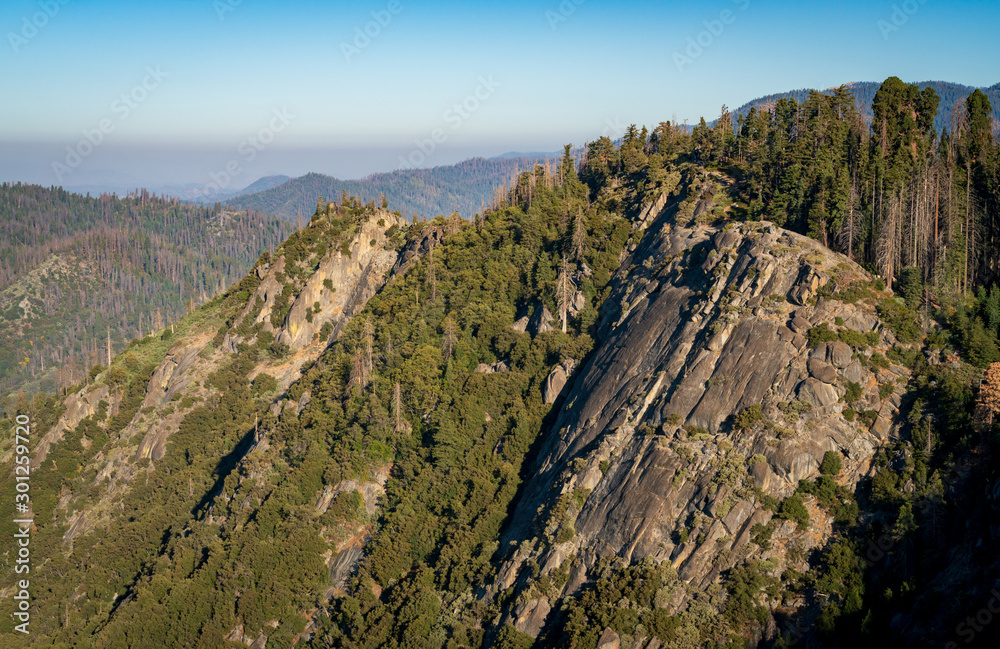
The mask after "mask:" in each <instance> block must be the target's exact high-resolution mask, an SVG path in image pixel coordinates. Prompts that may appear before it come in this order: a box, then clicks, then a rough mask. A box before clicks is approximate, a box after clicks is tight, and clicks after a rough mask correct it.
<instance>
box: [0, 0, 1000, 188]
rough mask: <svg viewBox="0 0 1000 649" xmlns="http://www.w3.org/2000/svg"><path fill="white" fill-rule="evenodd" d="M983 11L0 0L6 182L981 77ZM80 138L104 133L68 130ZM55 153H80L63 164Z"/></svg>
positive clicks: (636, 118) (452, 149) (474, 142)
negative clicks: (897, 80)
mask: <svg viewBox="0 0 1000 649" xmlns="http://www.w3.org/2000/svg"><path fill="white" fill-rule="evenodd" d="M726 12H728V13H726ZM378 18H381V22H382V24H379V22H377V19H378ZM879 21H883V22H882V23H880V22H879ZM998 25H1000V3H996V2H995V1H994V2H987V1H985V0H982V1H977V2H972V1H969V2H947V3H945V2H941V1H940V0H924V1H923V2H921V1H920V0H909V1H908V2H878V1H876V2H871V1H869V2H837V3H833V2H795V3H793V2H765V1H764V0H718V1H712V2H705V3H693V2H684V3H669V2H666V3H665V2H640V1H628V0H625V1H622V2H615V3H611V2H601V1H599V0H564V1H563V2H562V3H560V2H559V1H558V0H551V1H549V2H519V1H514V2H507V3H504V4H499V3H480V2H463V3H458V2H438V3H429V2H408V1H407V0H396V1H395V2H389V1H385V0H376V1H371V2H369V1H360V2H352V3H341V2H319V1H310V2H289V3H278V2H268V1H265V0H188V1H162V0H161V1H160V2H153V1H151V0H145V1H144V0H131V1H128V2H108V1H103V2H102V1H93V2H85V1H84V0H33V1H32V0H5V2H4V3H3V5H2V7H0V35H3V36H4V38H3V42H2V43H0V84H2V87H3V90H4V100H3V101H2V102H0V181H15V180H23V181H29V182H39V183H42V184H57V183H58V184H64V185H67V186H73V185H78V184H86V183H89V182H111V181H112V179H119V180H123V181H125V182H135V183H141V184H145V185H147V186H156V185H163V184H168V183H181V182H208V181H209V179H210V178H211V177H212V176H211V174H212V173H215V174H216V177H218V176H217V174H218V173H219V172H221V171H222V170H224V169H225V168H226V165H227V164H228V163H230V162H232V161H235V162H237V163H238V166H239V173H238V174H237V175H236V176H234V177H233V178H232V179H231V182H232V185H233V187H237V186H242V185H246V184H248V183H249V182H252V181H253V180H255V179H256V178H257V177H259V176H261V175H265V174H269V173H286V174H289V175H300V174H302V173H305V172H307V171H319V172H323V173H330V174H334V175H338V176H340V177H358V176H361V175H365V174H368V173H371V172H374V171H388V170H391V169H393V168H398V167H400V166H403V164H404V163H405V162H406V161H407V160H409V161H411V163H412V162H417V163H418V164H420V165H421V166H427V165H436V164H450V163H452V162H455V161H457V160H460V159H463V158H465V157H468V156H470V155H487V156H489V155H496V154H499V153H503V152H505V151H510V150H522V151H547V150H552V151H554V150H557V149H558V148H560V147H561V145H562V144H565V143H574V144H578V145H579V144H583V143H585V142H586V141H588V140H592V139H594V138H596V137H598V136H600V135H601V134H602V133H609V134H617V133H616V132H620V131H621V130H622V128H623V125H627V124H628V123H633V122H634V123H638V124H648V125H655V124H656V123H658V122H660V121H664V120H670V119H674V118H676V119H678V120H684V119H687V120H688V121H690V122H696V121H697V120H698V118H699V117H700V116H702V115H704V116H706V117H707V118H709V119H711V118H712V117H714V116H716V115H717V114H718V112H719V108H720V106H721V105H722V104H724V103H725V104H728V105H729V106H731V107H734V106H738V105H740V104H742V103H743V102H745V101H747V100H750V99H753V98H754V97H757V96H760V95H763V94H769V93H772V92H780V91H784V90H790V89H794V88H802V87H817V88H826V87H830V86H835V85H838V84H840V83H842V82H846V81H870V80H878V81H880V80H883V79H885V78H886V77H887V76H890V75H896V76H899V77H901V78H903V79H904V80H907V81H922V80H929V79H941V80H947V81H955V82H959V83H964V84H968V85H974V86H986V85H992V84H994V83H996V82H998V81H1000V68H997V67H996V61H997V60H1000V56H998V54H1000V44H998V39H996V38H995V32H996V28H997V26H998ZM366 29H367V31H368V33H369V35H368V36H365V37H361V38H358V33H359V32H361V33H363V32H364V31H365V30H366ZM365 39H367V41H366V40H365ZM699 42H700V44H698V43H699ZM692 43H695V45H692ZM699 48H700V51H699ZM143 84H145V86H144V85H143ZM477 93H478V96H477ZM123 95H124V96H123ZM456 105H457V107H456ZM276 115H280V116H283V117H282V118H281V119H279V118H277V117H276ZM275 120H277V121H275ZM102 129H103V131H102ZM87 133H90V134H91V141H92V142H93V141H94V140H96V139H98V137H99V139H100V142H99V143H97V144H95V145H93V146H88V143H84V144H83V145H82V146H81V142H82V141H83V139H84V138H85V136H86V134H87ZM98 133H99V134H100V135H99V136H98ZM435 134H436V139H437V140H438V141H436V142H435V141H433V140H434V139H435ZM262 140H267V141H266V142H263V141H262ZM92 142H91V143H92ZM420 142H423V147H424V152H427V154H426V155H423V157H421V155H419V154H415V152H417V151H419V150H420V149H419V147H420V146H421V145H420V144H419V143H420ZM429 143H430V144H429ZM431 145H433V150H431V149H430V148H429V147H430V146H431ZM67 147H70V151H75V152H76V153H77V154H85V155H81V156H80V159H79V160H78V161H77V164H76V165H75V166H74V165H71V164H69V163H72V162H74V161H75V160H74V159H73V158H72V156H71V153H70V151H68V150H67ZM251 151H252V158H251ZM68 155H69V156H70V159H69V160H67V156H68ZM53 163H59V164H63V165H64V166H65V169H64V170H63V173H61V174H59V173H58V172H57V171H56V170H54V169H53ZM67 169H68V171H67Z"/></svg>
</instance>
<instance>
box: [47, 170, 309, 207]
mask: <svg viewBox="0 0 1000 649" xmlns="http://www.w3.org/2000/svg"><path fill="white" fill-rule="evenodd" d="M289 179H290V177H289V176H264V177H263V178H260V179H258V180H256V181H254V182H253V183H251V184H249V185H247V186H246V187H244V188H243V189H236V190H232V191H212V190H211V189H210V188H208V187H207V186H206V185H205V183H184V184H182V185H159V186H155V187H141V189H145V190H146V191H147V192H149V193H151V194H156V195H157V196H164V197H169V198H179V199H181V200H182V201H187V202H189V203H201V204H204V205H212V204H214V203H221V202H223V201H226V200H229V199H230V198H235V197H236V196H242V195H243V194H254V193H256V192H261V191H264V190H265V189H270V188H272V187H275V186H276V185H280V184H281V183H283V182H286V181H288V180H289ZM64 189H65V190H66V191H68V192H72V193H74V194H80V195H81V196H85V195H87V194H90V195H91V196H95V197H96V196H100V195H101V194H115V195H117V196H129V195H130V194H135V193H136V192H137V191H139V189H140V187H139V186H136V185H123V184H101V185H93V184H91V185H74V186H71V187H65V188H64Z"/></svg>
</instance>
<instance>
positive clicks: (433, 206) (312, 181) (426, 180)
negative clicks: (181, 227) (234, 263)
mask: <svg viewBox="0 0 1000 649" xmlns="http://www.w3.org/2000/svg"><path fill="white" fill-rule="evenodd" d="M555 157H556V156H555V154H547V155H546V154H536V153H528V154H518V153H508V154H504V155H502V156H499V157H496V158H490V159H485V158H471V159H469V160H465V161H463V162H460V163H458V164H455V165H448V166H442V167H433V168H430V169H398V170H396V171H390V172H388V173H377V174H372V175H370V176H367V177H365V178H361V179H359V180H340V179H339V178H334V177H332V176H325V175H323V174H318V173H310V174H306V175H305V176H302V177H300V178H293V179H291V180H287V181H286V182H284V183H281V184H279V185H277V186H273V187H271V188H268V189H265V190H263V191H259V192H256V193H249V192H248V191H247V190H249V189H250V188H249V187H248V188H247V190H244V193H242V194H241V195H240V196H237V197H235V198H231V199H229V200H228V201H226V205H227V206H228V207H230V208H233V209H237V210H245V209H248V208H252V209H254V210H257V211H260V212H265V213H267V214H273V215H275V216H279V217H282V218H285V219H288V220H290V221H293V222H294V221H296V220H297V217H298V215H299V214H300V213H301V214H302V216H303V218H304V219H306V220H308V218H309V217H310V216H311V215H312V213H313V212H314V211H315V210H316V201H317V200H318V198H319V197H320V196H322V197H324V198H325V199H327V200H330V201H333V200H338V201H339V200H340V197H341V195H342V194H343V193H344V192H346V193H347V195H349V196H359V197H361V198H362V199H363V200H365V201H368V200H371V199H376V198H378V197H379V196H380V195H384V196H385V197H386V200H387V201H388V204H389V209H391V210H399V211H400V212H402V213H404V214H405V215H406V216H407V218H412V217H413V215H414V214H416V215H419V216H421V217H423V216H426V217H429V218H432V217H434V216H437V215H439V214H441V215H449V214H451V213H452V212H458V213H459V215H461V216H462V217H465V218H469V217H472V216H473V215H474V214H476V213H477V212H479V211H481V210H482V206H483V204H484V203H485V204H489V202H490V199H491V198H492V196H493V192H494V191H495V190H496V188H497V187H507V186H508V185H509V184H510V181H511V179H512V178H514V177H515V176H516V175H517V174H518V173H520V172H521V171H526V170H529V169H531V168H533V167H534V165H535V164H536V163H537V162H540V161H544V160H545V159H546V158H548V159H550V160H554V159H555ZM263 180H265V179H261V180H260V181H257V183H254V184H255V185H256V184H258V183H260V182H262V181H263ZM251 187H252V185H251Z"/></svg>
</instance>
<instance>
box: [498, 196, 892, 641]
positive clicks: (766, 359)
mask: <svg viewBox="0 0 1000 649" xmlns="http://www.w3.org/2000/svg"><path fill="white" fill-rule="evenodd" d="M867 279H868V276H867V274H866V273H865V272H864V271H863V270H862V269H861V268H860V267H859V266H857V265H856V264H854V263H853V262H851V261H849V260H848V259H847V258H846V257H844V256H842V255H839V254H836V253H833V252H831V251H830V250H828V249H826V248H824V247H823V246H822V245H820V244H818V243H817V242H815V241H812V240H810V239H808V238H806V237H803V236H799V235H797V234H794V233H791V232H788V231H785V230H782V229H780V228H777V227H775V226H774V225H771V224H769V223H742V224H737V223H730V224H729V225H727V226H726V227H724V228H714V227H705V226H698V225H692V226H691V227H682V226H680V225H678V224H677V223H676V222H674V221H673V219H672V218H670V216H668V215H664V216H663V217H661V218H660V219H658V220H657V221H656V222H655V223H654V224H653V225H652V226H651V227H650V228H649V229H648V230H647V232H646V235H645V238H644V239H643V241H642V242H641V243H640V245H639V246H638V247H637V248H636V249H635V250H634V251H633V252H632V253H631V258H630V259H626V260H625V261H624V262H623V263H622V265H621V268H620V270H619V272H618V275H617V276H616V277H615V279H614V282H613V285H614V287H615V288H614V290H613V292H612V294H611V296H610V297H609V298H608V299H607V301H606V302H605V307H604V309H603V310H602V313H601V317H600V329H599V340H600V344H599V346H598V348H597V349H596V351H595V353H594V354H593V355H592V356H591V358H590V360H589V361H588V362H587V364H586V365H585V366H583V367H582V368H579V369H578V370H577V376H576V378H575V380H574V383H573V385H572V389H571V390H570V391H569V393H568V395H567V397H566V401H565V405H564V406H563V407H562V410H561V411H560V413H559V415H558V418H557V420H556V422H555V424H554V425H553V427H552V429H551V432H550V433H548V435H547V436H546V437H545V438H543V442H542V446H541V449H540V452H539V455H538V461H537V466H536V467H535V470H534V472H533V473H534V477H533V478H532V479H531V480H530V482H529V483H528V484H527V486H526V489H525V491H524V495H523V497H522V498H521V500H520V501H519V503H518V505H517V508H516V510H515V514H514V517H513V519H512V523H511V525H510V527H509V528H508V531H507V533H506V536H505V538H504V539H503V541H504V543H505V546H504V547H506V548H508V553H509V554H508V558H507V560H506V561H504V562H503V563H502V564H501V566H500V570H499V573H498V578H497V582H496V584H495V589H496V592H502V591H504V590H505V589H507V588H509V587H511V586H515V587H517V588H529V587H531V584H532V583H533V582H534V581H535V580H537V579H541V578H544V577H545V576H546V575H549V574H551V573H552V571H554V570H557V569H559V568H560V566H562V564H563V563H564V562H565V561H567V560H568V558H569V557H575V559H576V560H575V562H574V566H578V565H579V566H583V572H584V573H585V572H586V568H587V567H590V566H593V565H595V564H596V562H597V560H598V559H600V558H602V557H607V556H617V557H619V558H621V559H623V560H625V561H635V560H639V559H642V558H644V557H650V558H652V559H654V560H656V561H659V562H666V561H669V562H671V564H672V565H673V567H674V568H675V569H677V571H678V574H679V576H680V577H681V578H682V579H684V580H686V581H687V582H688V583H690V584H691V586H692V587H693V588H694V589H699V590H700V589H704V588H706V587H707V586H709V585H710V584H711V583H712V582H713V581H715V580H717V579H719V576H720V574H721V572H722V571H723V570H725V569H726V568H728V567H730V566H733V565H736V564H737V563H738V562H740V561H742V560H745V559H747V558H751V557H774V558H775V559H776V561H777V565H778V566H779V567H778V571H780V570H783V569H785V568H787V567H790V566H794V567H797V568H798V569H800V570H805V569H807V568H808V567H807V566H805V565H797V564H796V563H795V562H796V561H797V560H798V559H793V558H790V555H788V554H787V553H786V549H787V548H790V547H796V548H804V549H809V548H815V547H821V546H822V545H823V544H824V543H825V542H826V541H827V539H829V537H830V534H831V533H832V516H830V515H829V514H827V513H826V512H825V511H823V510H822V509H820V508H819V507H818V506H816V503H815V502H813V500H812V499H811V498H812V497H807V503H806V504H807V507H808V508H809V509H810V512H811V514H812V525H811V527H810V528H809V530H807V531H799V530H798V529H797V528H796V526H795V525H794V524H792V523H791V522H789V521H784V522H781V523H780V524H779V523H778V521H775V522H774V523H773V524H772V526H773V527H774V539H775V542H774V543H773V544H772V546H771V548H772V549H770V550H767V551H765V550H763V549H761V547H760V546H758V545H756V544H751V536H752V534H751V530H752V529H753V528H754V526H755V525H758V524H767V523H768V522H769V521H770V520H771V518H772V516H773V514H772V512H771V511H770V510H768V509H765V508H764V506H763V505H762V503H761V497H762V496H764V495H766V496H770V497H773V498H776V499H778V500H780V499H783V498H785V497H787V496H789V495H791V494H792V493H793V492H794V490H795V488H796V486H797V485H798V481H799V480H802V479H809V478H814V477H816V476H818V474H819V466H820V463H821V462H822V459H823V456H824V454H825V453H826V452H828V451H837V452H839V453H841V454H842V455H843V456H844V458H845V460H844V469H843V471H842V473H841V474H840V476H838V480H839V481H840V482H841V483H842V484H844V485H845V486H847V487H849V488H851V487H853V486H854V485H855V484H856V483H857V481H858V480H859V479H860V478H861V477H862V476H863V475H865V474H866V473H867V472H868V470H869V464H870V462H871V459H872V457H873V455H874V453H875V451H876V449H877V448H878V447H879V445H880V444H882V443H884V442H885V441H886V440H887V439H888V438H889V437H890V436H891V435H892V434H893V430H894V421H893V420H894V415H895V413H896V411H897V410H898V407H899V402H898V398H897V399H896V400H895V401H893V399H892V398H883V397H882V396H881V395H880V394H879V392H880V390H879V384H880V383H885V382H887V381H888V380H889V379H888V378H885V377H880V376H878V375H877V374H876V371H877V370H875V368H873V367H871V365H870V364H869V363H868V358H869V357H870V356H871V354H872V353H874V352H875V351H876V350H877V351H880V352H882V353H883V354H884V353H885V352H886V351H887V350H888V348H890V347H891V346H892V345H893V344H895V342H896V341H895V339H894V337H893V336H892V334H891V333H890V332H888V331H886V330H883V329H882V328H881V326H880V324H879V321H878V318H877V317H876V315H875V310H874V307H873V306H872V305H870V304H866V303H864V302H858V303H857V304H849V303H846V302H841V301H838V300H836V299H834V298H833V295H835V290H836V288H837V287H843V286H846V285H849V284H850V283H852V282H855V281H863V280H867ZM834 321H836V322H838V323H839V322H843V323H844V325H842V326H841V325H835V324H832V323H834ZM821 324H822V325H827V327H828V328H827V329H823V331H824V332H827V333H828V334H829V332H832V337H834V338H837V337H839V333H840V332H841V331H843V332H845V336H844V338H846V339H847V340H849V341H853V343H852V344H856V343H857V341H858V340H866V341H877V342H876V344H875V345H874V347H872V346H871V345H868V344H856V346H855V347H853V348H852V346H851V345H848V344H846V343H845V342H841V341H840V340H835V341H830V342H825V343H822V344H819V345H815V344H814V345H810V343H809V338H810V334H811V333H812V330H813V328H814V327H817V326H818V325H821ZM852 328H853V329H854V331H851V332H848V331H847V330H848V329H852ZM859 334H860V335H859ZM828 337H829V336H828ZM813 339H814V341H815V337H813ZM560 369H561V368H556V370H554V371H553V375H552V376H550V377H549V380H548V381H546V386H545V392H544V394H545V397H546V401H547V402H552V401H554V398H553V390H555V388H556V384H557V383H558V382H559V381H561V380H562V375H561V374H560V375H559V376H557V374H559V370H560ZM892 369H893V370H894V372H891V374H892V375H893V376H892V379H893V380H895V379H896V378H897V377H901V378H902V380H905V378H906V376H908V371H907V370H905V369H904V368H900V367H893V368H892ZM566 373H567V374H568V372H566ZM849 382H850V383H856V384H858V385H859V386H860V387H861V388H862V393H861V395H860V396H858V395H853V394H852V395H851V398H852V400H854V399H855V397H857V399H856V400H855V401H854V402H852V403H851V404H847V403H845V397H846V395H847V388H848V385H849ZM561 387H562V386H560V388H561ZM849 406H850V407H852V408H854V409H856V410H857V411H859V412H860V411H862V410H863V411H866V412H877V413H879V415H878V417H877V419H876V420H875V423H874V425H871V426H870V427H869V425H868V424H867V423H865V422H863V421H862V420H861V419H860V418H855V417H854V416H853V412H852V413H851V416H850V417H848V418H845V416H844V411H845V410H846V409H847V408H848V407H849ZM748 409H751V410H749V412H751V413H756V414H755V415H754V416H753V417H750V418H749V419H748V418H747V417H743V418H742V419H741V424H739V425H737V423H736V416H737V415H740V414H741V413H743V412H744V411H748ZM758 409H759V410H758ZM570 496H573V497H570ZM580 503H582V504H580ZM567 531H569V532H570V533H569V534H567V533H566V532H567ZM557 532H558V533H557ZM567 538H569V540H566V539H567ZM794 556H796V557H797V556H799V555H798V554H795V555H794ZM534 566H537V570H538V574H537V576H533V575H532V569H533V567H534ZM562 569H563V570H566V568H565V567H563V568H562ZM574 570H575V569H574V568H571V569H570V573H571V574H570V578H569V579H568V581H567V582H566V585H565V586H564V587H560V589H559V590H558V592H555V591H552V590H550V591H548V592H547V593H546V595H547V597H548V600H546V601H547V604H546V605H547V606H550V607H551V608H555V607H556V606H557V604H556V600H558V598H560V597H563V596H566V595H569V594H572V593H573V592H575V590H576V589H578V588H579V587H580V585H581V584H583V583H585V582H586V576H585V574H576V572H579V571H578V570H577V571H576V572H574ZM779 574H780V572H779ZM533 592H534V591H533ZM679 597H680V600H679V601H677V602H675V603H674V605H675V606H682V605H683V604H684V600H685V599H686V595H680V596H679ZM522 608H523V607H522ZM539 614H540V612H539V610H538V607H537V605H536V607H535V608H533V609H531V610H530V611H529V610H528V609H527V608H525V609H524V610H521V609H518V610H516V611H515V610H511V611H509V612H508V613H507V615H506V616H505V617H504V619H506V620H508V621H511V622H513V623H515V625H516V626H518V628H519V629H522V630H525V631H526V632H528V633H531V634H532V635H535V634H536V631H535V630H536V629H541V628H543V627H544V624H543V625H542V626H539V621H538V619H537V618H538V616H539Z"/></svg>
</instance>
